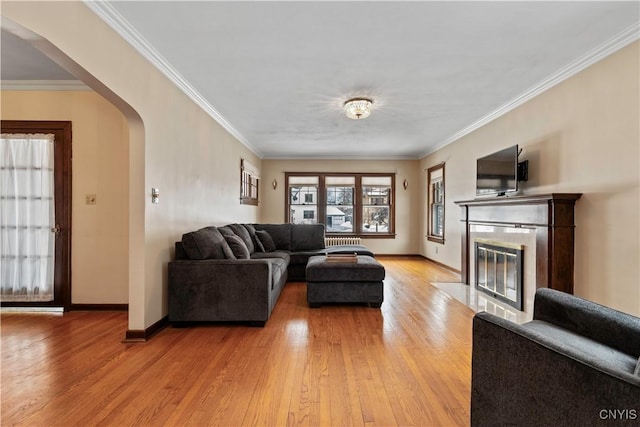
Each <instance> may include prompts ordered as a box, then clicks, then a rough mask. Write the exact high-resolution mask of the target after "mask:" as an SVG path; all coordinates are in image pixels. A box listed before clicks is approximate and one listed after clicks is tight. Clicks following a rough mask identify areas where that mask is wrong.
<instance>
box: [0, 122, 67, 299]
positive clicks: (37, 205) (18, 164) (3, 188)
mask: <svg viewBox="0 0 640 427" xmlns="http://www.w3.org/2000/svg"><path fill="white" fill-rule="evenodd" d="M53 167H54V140H53V135H35V134H34V135H21V134H2V135H0V197H1V199H0V200H1V201H2V203H1V204H0V231H1V234H2V235H1V236H0V280H1V282H0V287H1V294H2V301H20V302H22V301H52V300H53V267H54V253H55V251H54V248H55V234H54V233H52V232H51V228H52V227H54V225H55V209H54V207H55V204H54V175H53Z"/></svg>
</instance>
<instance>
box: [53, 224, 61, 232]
mask: <svg viewBox="0 0 640 427" xmlns="http://www.w3.org/2000/svg"><path fill="white" fill-rule="evenodd" d="M51 232H52V233H55V234H60V225H58V224H56V225H55V226H54V227H51Z"/></svg>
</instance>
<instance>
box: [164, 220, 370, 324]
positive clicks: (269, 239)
mask: <svg viewBox="0 0 640 427" xmlns="http://www.w3.org/2000/svg"><path fill="white" fill-rule="evenodd" d="M324 242H325V232H324V225H322V224H229V225H226V226H224V227H205V228H202V229H200V230H197V231H194V232H191V233H187V234H184V235H183V236H182V241H180V242H176V244H175V248H176V251H175V252H176V255H175V261H172V262H170V263H169V321H170V322H172V323H173V324H174V325H180V324H184V323H186V322H203V321H207V322H211V321H231V322H236V321H242V322H250V323H251V324H253V325H256V326H264V324H265V322H266V321H267V320H268V319H269V317H270V316H271V312H272V311H273V309H274V307H275V305H276V302H277V301H278V297H279V296H280V292H281V291H282V288H283V287H284V285H285V283H286V282H287V281H288V280H289V281H305V280H306V277H305V269H306V266H307V261H308V260H309V258H310V257H311V256H314V255H322V254H326V253H357V254H358V255H369V256H373V253H371V251H369V250H368V249H367V248H366V247H364V246H361V245H348V246H345V245H343V246H331V247H328V248H327V247H325V243H324Z"/></svg>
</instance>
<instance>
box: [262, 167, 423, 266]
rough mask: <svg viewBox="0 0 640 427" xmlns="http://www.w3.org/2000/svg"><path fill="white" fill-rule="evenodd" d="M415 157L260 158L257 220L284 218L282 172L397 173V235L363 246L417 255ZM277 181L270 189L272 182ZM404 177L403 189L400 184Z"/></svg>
mask: <svg viewBox="0 0 640 427" xmlns="http://www.w3.org/2000/svg"><path fill="white" fill-rule="evenodd" d="M417 170H418V161H417V160H263V161H262V175H261V178H262V179H261V180H260V192H261V195H262V197H261V198H260V206H261V209H260V220H261V221H262V222H271V223H282V222H284V220H285V213H284V202H285V194H286V193H285V192H286V189H285V187H284V173H285V172H390V173H396V205H395V206H396V238H395V239H367V240H366V242H365V243H366V245H367V246H368V247H369V248H370V249H371V250H372V251H373V252H374V253H377V254H417V253H418V251H419V245H420V235H419V225H420V213H419V206H417V205H414V204H413V203H412V202H413V201H414V200H415V199H416V198H417V197H418V192H419V190H420V188H419V186H418V173H417ZM274 179H275V180H277V181H278V188H277V189H276V190H273V187H272V186H271V183H272V182H273V180H274ZM405 179H406V180H407V181H408V183H409V186H408V187H407V190H406V191H405V190H404V188H403V186H402V183H403V182H404V180H405Z"/></svg>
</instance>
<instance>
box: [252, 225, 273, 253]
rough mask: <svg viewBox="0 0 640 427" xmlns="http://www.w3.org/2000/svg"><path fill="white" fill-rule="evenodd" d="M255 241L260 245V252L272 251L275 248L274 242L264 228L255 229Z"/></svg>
mask: <svg viewBox="0 0 640 427" xmlns="http://www.w3.org/2000/svg"><path fill="white" fill-rule="evenodd" d="M256 243H258V244H259V246H262V252H273V251H275V250H276V244H275V242H274V241H273V239H272V238H271V235H269V233H268V232H266V231H265V230H256Z"/></svg>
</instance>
